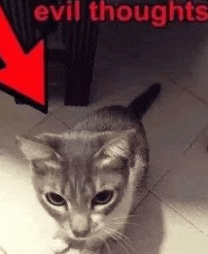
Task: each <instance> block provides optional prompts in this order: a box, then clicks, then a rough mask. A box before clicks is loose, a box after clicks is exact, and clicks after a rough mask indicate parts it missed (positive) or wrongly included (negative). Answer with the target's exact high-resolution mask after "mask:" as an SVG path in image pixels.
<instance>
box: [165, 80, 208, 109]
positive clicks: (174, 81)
mask: <svg viewBox="0 0 208 254" xmlns="http://www.w3.org/2000/svg"><path fill="white" fill-rule="evenodd" d="M170 80H171V81H172V82H173V84H174V85H175V86H177V87H180V88H181V89H182V90H183V91H185V92H187V93H189V94H190V95H191V96H193V97H194V98H195V99H197V100H199V101H200V102H202V103H203V104H205V105H206V106H208V103H207V102H205V101H204V100H203V99H201V98H200V97H199V96H197V95H196V94H195V93H193V92H192V91H191V90H189V89H188V88H186V87H183V86H181V85H178V84H177V83H176V80H175V79H174V78H173V79H170Z"/></svg>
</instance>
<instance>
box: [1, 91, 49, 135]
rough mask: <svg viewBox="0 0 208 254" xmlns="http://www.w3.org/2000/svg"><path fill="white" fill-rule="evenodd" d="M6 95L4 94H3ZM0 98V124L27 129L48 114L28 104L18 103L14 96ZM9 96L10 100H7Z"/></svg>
mask: <svg viewBox="0 0 208 254" xmlns="http://www.w3.org/2000/svg"><path fill="white" fill-rule="evenodd" d="M3 97H4V96H3ZM10 97H11V96H10ZM10 97H9V98H8V97H7V96H6V97H4V98H5V99H3V100H1V99H0V119H1V122H0V125H3V126H10V127H13V128H15V129H19V130H22V131H26V130H28V129H29V128H31V127H33V126H35V125H36V124H37V123H38V122H40V121H42V120H43V119H44V118H45V117H46V115H45V114H43V113H41V112H40V111H38V110H36V109H34V108H33V107H30V106H28V105H16V104H15V102H14V99H13V97H11V98H10ZM6 98H8V100H6Z"/></svg>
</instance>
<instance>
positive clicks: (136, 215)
mask: <svg viewBox="0 0 208 254" xmlns="http://www.w3.org/2000/svg"><path fill="white" fill-rule="evenodd" d="M139 216H140V215H139V214H132V215H131V214H130V215H128V218H135V217H139ZM117 219H127V216H126V217H115V218H113V220H117Z"/></svg>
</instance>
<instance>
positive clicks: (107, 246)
mask: <svg viewBox="0 0 208 254" xmlns="http://www.w3.org/2000/svg"><path fill="white" fill-rule="evenodd" d="M104 243H105V246H106V248H107V250H108V254H111V250H110V246H109V244H108V243H107V241H106V240H104Z"/></svg>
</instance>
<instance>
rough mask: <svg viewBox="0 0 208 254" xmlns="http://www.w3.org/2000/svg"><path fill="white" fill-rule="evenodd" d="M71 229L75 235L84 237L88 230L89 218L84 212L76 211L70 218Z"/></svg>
mask: <svg viewBox="0 0 208 254" xmlns="http://www.w3.org/2000/svg"><path fill="white" fill-rule="evenodd" d="M71 230H72V232H73V234H74V235H75V236H76V237H85V236H86V235H87V234H88V233H89V232H90V218H89V217H88V216H87V215H86V214H84V213H81V214H80V213H76V214H74V215H73V216H72V218H71Z"/></svg>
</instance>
